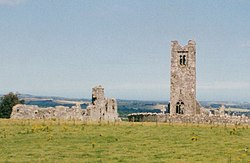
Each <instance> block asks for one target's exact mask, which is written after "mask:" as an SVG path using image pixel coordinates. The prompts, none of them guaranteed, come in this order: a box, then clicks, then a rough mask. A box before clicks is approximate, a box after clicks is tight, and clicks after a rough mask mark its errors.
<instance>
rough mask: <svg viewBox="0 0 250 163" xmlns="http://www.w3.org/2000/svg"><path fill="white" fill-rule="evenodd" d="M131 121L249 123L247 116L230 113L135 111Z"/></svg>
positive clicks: (131, 115)
mask: <svg viewBox="0 0 250 163" xmlns="http://www.w3.org/2000/svg"><path fill="white" fill-rule="evenodd" d="M128 119H129V121H130V122H166V123H196V124H224V125H226V124H237V125H238V124H247V125H250V119H249V118H248V117H246V116H229V115H209V116H208V115H180V114H177V115H170V114H158V113H133V114H129V115H128Z"/></svg>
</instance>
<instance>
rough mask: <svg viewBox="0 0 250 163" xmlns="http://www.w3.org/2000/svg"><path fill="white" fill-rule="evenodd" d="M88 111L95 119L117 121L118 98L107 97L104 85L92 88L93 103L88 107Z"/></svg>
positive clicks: (88, 114)
mask: <svg viewBox="0 0 250 163" xmlns="http://www.w3.org/2000/svg"><path fill="white" fill-rule="evenodd" d="M86 113H87V116H91V118H92V120H95V121H116V120H118V119H119V117H118V112H117V102H116V100H115V99H109V98H105V96H104V88H103V87H102V86H97V87H94V88H93V89H92V104H91V105H89V106H88V107H87V109H86Z"/></svg>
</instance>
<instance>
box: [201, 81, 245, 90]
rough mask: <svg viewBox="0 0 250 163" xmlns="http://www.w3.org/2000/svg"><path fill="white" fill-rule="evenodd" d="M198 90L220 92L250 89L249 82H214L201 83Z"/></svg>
mask: <svg viewBox="0 0 250 163" xmlns="http://www.w3.org/2000/svg"><path fill="white" fill-rule="evenodd" d="M198 89H212V90H222V89H231V90H232V89H250V83H249V82H243V81H242V82H231V81H216V82H211V83H201V84H200V85H198Z"/></svg>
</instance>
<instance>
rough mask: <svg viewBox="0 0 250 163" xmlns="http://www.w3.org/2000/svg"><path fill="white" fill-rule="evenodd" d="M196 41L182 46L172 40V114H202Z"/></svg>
mask: <svg viewBox="0 0 250 163" xmlns="http://www.w3.org/2000/svg"><path fill="white" fill-rule="evenodd" d="M195 46H196V43H195V42H194V41H192V40H190V41H188V45H186V46H184V47H182V46H180V45H179V43H178V42H177V41H172V50H171V77H170V114H171V115H173V114H185V115H195V114H200V105H199V103H198V102H197V101H196V47H195Z"/></svg>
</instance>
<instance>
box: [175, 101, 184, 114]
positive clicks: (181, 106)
mask: <svg viewBox="0 0 250 163" xmlns="http://www.w3.org/2000/svg"><path fill="white" fill-rule="evenodd" d="M176 113H177V114H184V102H177V103H176Z"/></svg>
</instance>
